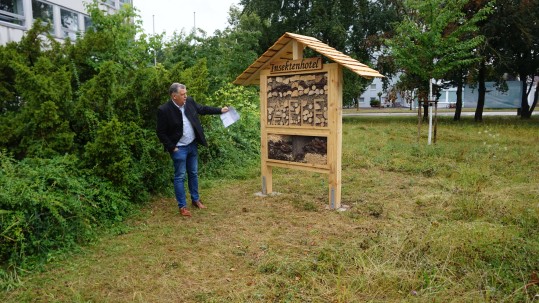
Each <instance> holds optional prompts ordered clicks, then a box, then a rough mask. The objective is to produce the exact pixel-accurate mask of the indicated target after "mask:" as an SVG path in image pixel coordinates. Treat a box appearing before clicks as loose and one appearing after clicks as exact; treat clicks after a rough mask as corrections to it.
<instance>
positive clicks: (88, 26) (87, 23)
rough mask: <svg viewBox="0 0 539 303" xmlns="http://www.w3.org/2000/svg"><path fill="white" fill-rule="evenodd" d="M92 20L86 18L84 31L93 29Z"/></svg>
mask: <svg viewBox="0 0 539 303" xmlns="http://www.w3.org/2000/svg"><path fill="white" fill-rule="evenodd" d="M92 25H93V23H92V19H91V18H90V17H89V16H84V31H89V30H91V29H92Z"/></svg>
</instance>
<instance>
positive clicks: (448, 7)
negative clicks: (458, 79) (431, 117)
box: [386, 0, 490, 96]
mask: <svg viewBox="0 0 539 303" xmlns="http://www.w3.org/2000/svg"><path fill="white" fill-rule="evenodd" d="M468 2H469V1H467V0H459V1H444V0H428V1H419V0H407V1H405V2H404V4H405V10H406V17H405V18H404V20H402V21H401V22H400V23H399V24H397V25H396V27H395V36H394V37H392V38H391V39H388V40H387V41H386V43H387V45H388V46H389V47H390V48H391V52H392V54H393V56H394V58H395V60H396V63H397V65H398V66H399V67H400V68H401V69H402V70H403V71H404V72H405V73H407V74H409V75H412V76H413V77H417V78H418V80H419V81H420V82H422V83H427V82H428V81H429V79H432V78H434V79H442V78H444V77H445V76H447V75H448V73H450V72H452V71H455V70H458V69H461V68H466V67H469V66H470V65H471V64H473V63H475V62H478V60H480V58H479V57H478V56H477V55H476V53H474V51H476V49H477V48H478V47H479V46H480V45H481V43H483V41H484V37H483V36H481V35H479V34H478V27H477V23H478V22H479V21H481V20H483V19H485V18H486V16H487V14H488V13H489V11H490V10H489V9H490V7H489V6H487V7H485V8H484V9H482V10H480V11H479V12H477V13H475V14H474V15H473V16H472V17H471V18H467V16H466V12H465V10H464V8H465V5H466V4H467V3H468ZM416 85H420V84H419V83H416ZM420 89H421V90H422V93H423V95H425V96H426V94H425V89H428V85H422V86H420Z"/></svg>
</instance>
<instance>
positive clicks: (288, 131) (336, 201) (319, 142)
mask: <svg viewBox="0 0 539 303" xmlns="http://www.w3.org/2000/svg"><path fill="white" fill-rule="evenodd" d="M306 47H308V48H310V49H312V50H314V51H315V52H317V53H319V54H321V55H323V56H325V57H327V58H328V59H330V60H332V61H333V62H335V63H331V64H324V65H323V64H322V57H316V58H303V50H304V49H305V48H306ZM322 65H323V67H322ZM343 67H346V68H348V69H349V70H350V71H352V72H354V73H356V74H358V75H359V76H361V77H364V78H367V79H372V78H374V77H379V78H382V77H384V76H383V75H382V74H380V73H379V72H378V71H376V70H374V69H372V68H370V67H368V66H367V65H365V64H363V63H361V62H359V61H357V60H355V59H353V58H351V57H350V56H347V55H345V54H343V53H341V52H339V51H337V50H336V49H334V48H333V47H331V46H329V45H327V44H325V43H322V42H321V41H319V40H318V39H316V38H313V37H309V36H303V35H298V34H294V33H285V34H284V35H282V36H281V37H280V38H279V39H278V40H277V41H276V42H275V43H274V44H273V45H272V46H271V47H270V48H269V49H268V50H267V51H266V52H265V53H264V54H262V55H261V56H260V57H259V58H258V59H257V60H256V61H255V62H253V63H252V64H251V65H250V66H249V67H248V68H247V69H246V70H245V71H244V72H243V73H242V74H241V75H239V76H238V77H237V78H236V80H234V84H238V85H257V84H260V124H261V136H260V137H261V164H262V169H261V170H262V193H263V194H269V193H272V192H273V174H272V168H273V167H284V168H291V169H301V170H306V171H312V172H318V173H325V174H328V176H329V207H330V208H331V209H338V208H340V207H341V163H342V159H341V152H342V89H343V74H342V73H343V72H342V68H343ZM272 71H273V73H272ZM320 74H324V77H326V81H327V88H326V87H324V88H323V92H320V91H319V90H320V89H321V88H320V86H319V84H320V82H319V81H316V80H320V79H317V75H318V76H319V75H320ZM304 75H311V76H314V79H315V81H314V83H311V82H309V83H310V85H313V84H314V86H315V87H314V88H313V89H314V90H315V93H314V94H317V95H318V96H319V97H320V99H321V100H322V101H320V102H318V108H317V101H316V100H315V99H313V100H310V99H308V102H310V101H312V108H311V107H310V104H306V105H307V106H309V108H303V107H304V106H305V105H304V104H301V105H298V104H300V103H301V102H302V101H304V100H303V99H302V98H299V96H300V94H299V93H297V94H296V93H294V92H293V91H292V90H293V89H294V87H292V86H290V87H287V88H291V92H290V93H288V91H287V92H286V94H285V95H282V94H279V93H282V91H281V90H280V89H275V88H276V87H275V86H274V85H273V84H272V87H271V90H270V91H268V78H269V77H275V78H274V79H272V80H271V81H273V80H276V81H277V79H276V77H288V78H287V79H286V81H284V80H283V81H282V82H280V81H277V82H279V83H282V84H283V85H282V86H288V83H289V82H290V81H292V82H294V81H298V79H297V78H294V77H302V76H304ZM272 83H273V82H272ZM296 84H297V85H298V86H299V85H300V83H299V82H297V83H296ZM320 85H321V84H320ZM301 86H302V87H303V88H305V87H308V86H303V84H302V83H301ZM298 90H299V89H298ZM274 92H276V93H277V95H274V94H273V93H274ZM270 93H271V95H270ZM277 96H278V98H277ZM273 97H275V98H277V101H275V102H274V100H268V99H272V98H273ZM294 98H296V100H294ZM268 101H270V102H274V103H273V104H271V107H272V108H273V110H272V111H275V112H276V113H278V118H279V119H276V118H275V117H274V116H270V115H273V112H269V111H268V107H269V106H270V105H268ZM294 102H295V104H293V103H294ZM323 102H325V103H324V104H325V107H326V108H325V109H323V110H321V106H322V105H321V104H322V103H323ZM300 106H301V107H300ZM298 108H299V109H298ZM292 109H294V112H293V111H292ZM310 110H314V112H313V113H311V112H310ZM317 110H318V112H317ZM287 113H288V114H287ZM321 113H322V116H320V114H321ZM324 114H325V115H324ZM298 115H299V116H298ZM309 118H310V119H311V120H309ZM300 119H301V120H300ZM268 120H269V121H268ZM290 121H292V123H290ZM305 121H306V122H305ZM270 145H271V146H270ZM270 148H271V149H272V150H271V155H270V153H269V152H268V150H269V149H270ZM276 148H279V149H280V151H279V150H276ZM323 150H325V154H323V152H321V151H323ZM313 151H314V153H315V154H320V153H322V155H321V157H319V156H316V155H315V156H312V155H311V156H310V157H309V158H307V153H311V152H313Z"/></svg>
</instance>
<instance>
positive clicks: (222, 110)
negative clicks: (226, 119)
mask: <svg viewBox="0 0 539 303" xmlns="http://www.w3.org/2000/svg"><path fill="white" fill-rule="evenodd" d="M226 112H228V107H226V106H225V107H223V108H221V113H222V114H224V113H226Z"/></svg>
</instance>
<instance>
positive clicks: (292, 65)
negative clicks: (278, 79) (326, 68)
mask: <svg viewBox="0 0 539 303" xmlns="http://www.w3.org/2000/svg"><path fill="white" fill-rule="evenodd" d="M319 69H322V58H321V57H317V58H306V59H299V60H286V61H278V62H272V63H271V64H270V73H271V74H277V73H297V72H304V71H309V70H319Z"/></svg>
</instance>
